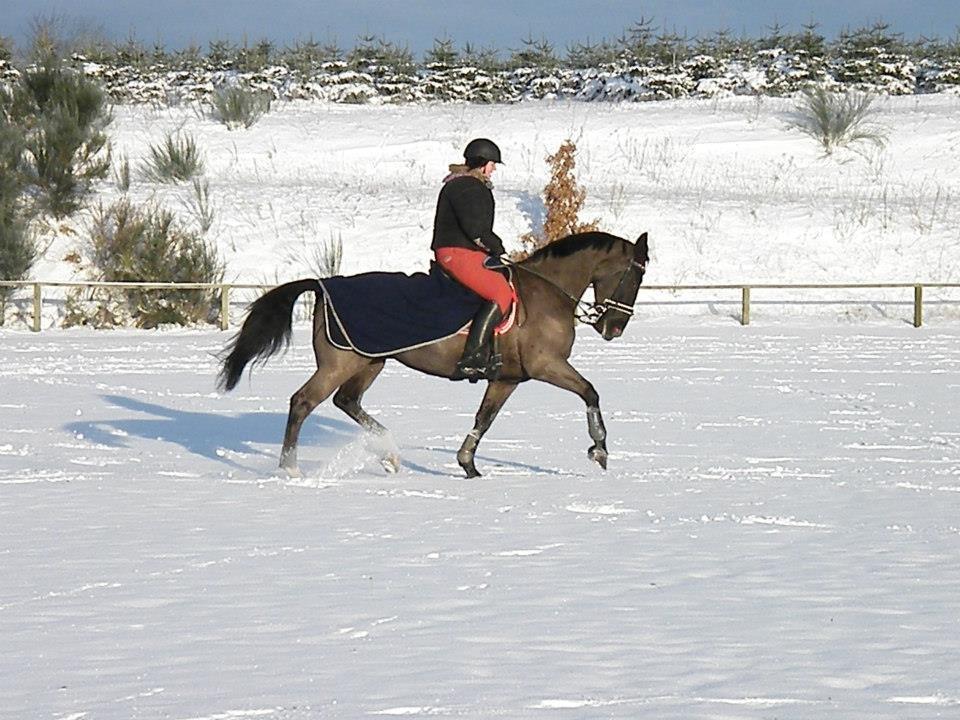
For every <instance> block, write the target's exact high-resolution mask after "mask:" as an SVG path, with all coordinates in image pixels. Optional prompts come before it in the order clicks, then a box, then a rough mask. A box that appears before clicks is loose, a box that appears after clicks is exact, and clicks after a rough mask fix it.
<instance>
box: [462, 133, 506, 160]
mask: <svg viewBox="0 0 960 720" xmlns="http://www.w3.org/2000/svg"><path fill="white" fill-rule="evenodd" d="M463 157H464V158H465V159H466V161H467V165H471V166H473V165H483V164H484V163H486V162H491V161H492V162H495V163H503V160H501V159H500V148H498V147H497V144H496V143H495V142H493V140H487V139H486V138H476V139H475V140H471V141H470V142H468V143H467V147H466V148H464V150H463ZM477 161H483V162H477Z"/></svg>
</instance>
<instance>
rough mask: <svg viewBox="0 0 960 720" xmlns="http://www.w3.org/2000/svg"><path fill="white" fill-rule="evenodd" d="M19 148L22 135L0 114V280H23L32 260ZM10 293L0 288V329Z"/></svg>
mask: <svg viewBox="0 0 960 720" xmlns="http://www.w3.org/2000/svg"><path fill="white" fill-rule="evenodd" d="M23 148H24V141H23V134H22V133H21V132H20V130H19V129H18V128H16V127H15V126H13V125H12V124H10V123H8V122H7V121H6V120H4V119H3V117H2V114H0V280H23V279H25V278H26V277H27V273H28V272H29V270H30V267H31V266H32V265H33V261H34V259H35V258H36V247H35V245H34V242H33V238H32V236H31V235H30V232H29V227H28V223H27V219H26V213H25V212H24V210H23V208H22V206H21V198H22V194H23V190H24V176H23V169H22V165H23ZM12 292H13V289H12V288H8V287H0V325H2V324H3V316H4V311H5V310H6V304H7V300H9V298H10V295H11V294H12Z"/></svg>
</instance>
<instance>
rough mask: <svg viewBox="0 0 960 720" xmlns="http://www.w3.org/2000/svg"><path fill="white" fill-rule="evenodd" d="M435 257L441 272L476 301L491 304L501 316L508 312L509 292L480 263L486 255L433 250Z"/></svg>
mask: <svg viewBox="0 0 960 720" xmlns="http://www.w3.org/2000/svg"><path fill="white" fill-rule="evenodd" d="M435 256H436V258H437V262H438V263H440V266H441V267H442V268H443V269H444V270H446V271H447V272H448V273H449V274H450V275H452V276H453V277H454V278H456V279H457V280H458V281H459V282H460V283H461V284H463V285H465V286H467V287H468V288H470V289H471V290H473V291H474V292H475V293H476V294H477V295H479V296H480V297H482V298H484V299H486V300H491V301H493V302H495V303H496V304H497V307H499V308H500V312H501V313H503V314H504V316H506V314H507V313H508V312H509V311H510V303H511V302H513V290H512V289H511V287H510V283H508V282H507V279H506V278H505V277H504V276H503V275H501V274H500V273H498V272H497V271H495V270H490V269H488V268H486V267H484V266H483V261H484V260H486V259H487V258H488V257H489V255H487V253H485V252H483V251H482V250H468V249H467V248H459V247H444V248H437V250H436V252H435Z"/></svg>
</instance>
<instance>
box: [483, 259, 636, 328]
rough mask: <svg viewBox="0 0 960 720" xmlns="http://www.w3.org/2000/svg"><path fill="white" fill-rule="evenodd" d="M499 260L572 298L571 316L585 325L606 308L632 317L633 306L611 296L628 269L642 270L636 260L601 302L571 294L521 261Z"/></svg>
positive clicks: (625, 277)
mask: <svg viewBox="0 0 960 720" xmlns="http://www.w3.org/2000/svg"><path fill="white" fill-rule="evenodd" d="M500 262H502V263H504V264H505V265H509V266H511V267H514V268H517V269H519V270H523V271H524V272H527V273H530V274H531V275H533V276H535V277H538V278H540V279H541V280H543V281H544V282H545V283H547V284H548V285H551V286H553V288H554V289H556V290H557V292H559V293H560V294H561V295H563V296H565V297H567V298H569V299H570V300H573V302H574V305H575V308H574V311H573V316H574V317H575V318H576V319H577V320H579V321H580V322H582V323H584V324H586V325H593V324H594V323H596V322H597V321H598V320H599V319H600V318H601V317H602V316H603V313H605V312H606V311H607V310H617V311H618V312H622V313H624V314H625V315H627V316H630V317H632V316H633V307H632V306H630V305H627V304H626V303H622V302H619V301H617V300H614V299H613V298H614V296H615V295H616V294H617V293H618V292H619V291H620V288H621V287H623V283H624V281H625V280H626V279H627V274H628V273H629V272H630V270H632V269H633V268H635V267H636V268H639V269H640V271H641V272H643V270H644V269H645V268H644V265H643V264H642V263H638V262H637V261H636V260H633V259H631V260H630V266H629V267H628V268H627V269H626V270H624V271H623V273H622V274H621V275H620V282H618V283H617V287H616V289H615V290H614V291H613V293H612V294H611V295H610V297H609V298H607V299H606V300H604V301H602V302H592V303H590V302H587V301H586V300H583V299H581V298H576V297H574V296H573V295H571V294H570V293H568V292H567V291H566V290H564V289H563V288H562V287H560V286H559V285H557V283H555V282H554V281H553V280H551V279H550V278H548V277H546V276H545V275H543V274H541V273H538V272H537V271H536V270H533V269H532V268H528V267H526V266H524V265H523V264H521V263H516V262H513V261H511V260H503V259H501V260H500ZM614 274H616V273H609V275H614ZM602 277H607V275H603V276H602Z"/></svg>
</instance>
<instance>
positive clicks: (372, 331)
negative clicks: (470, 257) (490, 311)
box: [319, 262, 516, 358]
mask: <svg viewBox="0 0 960 720" xmlns="http://www.w3.org/2000/svg"><path fill="white" fill-rule="evenodd" d="M504 270H505V271H507V273H508V279H509V272H510V271H509V268H504ZM319 282H320V286H321V288H322V289H323V312H324V319H325V321H326V322H325V325H326V334H327V340H328V341H329V342H330V344H331V345H333V346H335V347H337V348H340V349H341V350H352V351H353V352H356V353H359V354H360V355H363V356H365V357H370V358H378V357H388V356H390V355H396V354H397V353H400V352H404V351H406V350H414V349H416V348H419V347H424V346H426V345H432V344H433V343H437V342H440V341H442V340H446V339H447V338H450V337H453V336H454V335H456V334H458V333H460V332H466V330H467V329H468V328H469V327H470V321H471V320H472V319H473V316H474V315H476V313H477V311H478V310H479V309H480V306H481V305H482V304H483V303H485V302H486V300H484V299H483V298H481V297H480V296H479V295H477V294H476V293H474V292H473V291H472V290H469V289H468V288H466V287H464V286H463V285H461V284H460V283H459V282H457V281H456V280H454V279H453V278H451V277H450V276H448V275H447V274H446V272H444V271H443V269H442V268H441V267H440V266H439V265H438V264H437V263H435V262H431V263H430V271H429V272H427V273H413V274H412V275H407V274H406V273H399V272H397V273H391V272H369V273H361V274H359V275H349V276H336V277H331V278H323V279H321V280H320V281H319ZM511 285H512V282H511ZM515 317H516V303H514V306H513V307H512V308H511V311H510V312H509V313H507V317H506V319H505V320H503V321H502V322H501V323H500V325H499V326H498V327H497V329H496V332H497V334H502V333H504V332H506V331H507V330H509V329H510V327H512V325H513V322H514V319H515Z"/></svg>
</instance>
